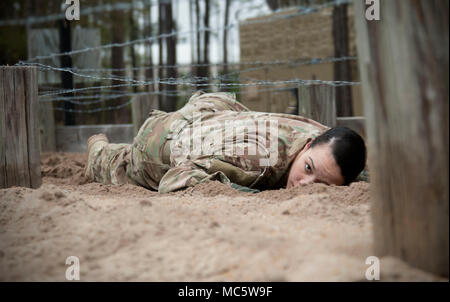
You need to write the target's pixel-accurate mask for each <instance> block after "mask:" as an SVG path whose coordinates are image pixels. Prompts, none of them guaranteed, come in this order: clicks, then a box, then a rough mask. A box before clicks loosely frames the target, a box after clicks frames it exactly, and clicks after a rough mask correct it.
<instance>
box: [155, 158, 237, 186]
mask: <svg viewBox="0 0 450 302" xmlns="http://www.w3.org/2000/svg"><path fill="white" fill-rule="evenodd" d="M196 162H197V163H196ZM199 164H200V162H199V161H186V162H183V163H181V164H179V165H177V166H175V167H173V168H171V169H169V171H167V173H166V174H164V176H163V177H162V178H161V181H160V182H159V187H158V192H159V193H167V192H173V191H177V190H181V189H185V188H187V187H192V186H195V185H196V184H199V183H203V182H205V181H209V180H217V181H220V182H221V183H225V184H226V183H230V180H229V179H228V177H226V176H225V174H224V173H223V172H221V171H217V172H215V173H212V174H208V173H207V172H206V171H205V170H204V169H203V167H201V164H200V165H199Z"/></svg>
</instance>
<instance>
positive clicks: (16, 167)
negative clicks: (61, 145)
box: [0, 66, 41, 188]
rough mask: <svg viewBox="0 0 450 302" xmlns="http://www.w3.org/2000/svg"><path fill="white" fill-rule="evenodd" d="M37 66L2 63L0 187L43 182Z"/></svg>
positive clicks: (26, 185) (0, 72) (0, 73)
mask: <svg viewBox="0 0 450 302" xmlns="http://www.w3.org/2000/svg"><path fill="white" fill-rule="evenodd" d="M37 92H38V86H37V69H36V67H4V66H2V67H0V137H1V141H2V143H1V144H0V188H9V187H12V186H23V187H30V188H38V187H39V186H40V185H41V167H40V152H39V119H38V111H39V110H38V95H37Z"/></svg>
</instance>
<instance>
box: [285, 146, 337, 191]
mask: <svg viewBox="0 0 450 302" xmlns="http://www.w3.org/2000/svg"><path fill="white" fill-rule="evenodd" d="M311 143H312V141H310V142H309V143H307V144H306V145H305V147H304V148H303V149H302V151H300V152H299V154H298V155H297V157H296V158H295V160H294V162H293V163H292V166H291V170H290V171H289V176H288V181H287V185H286V188H288V189H289V188H293V187H297V186H300V185H306V184H310V183H315V182H320V183H325V184H328V185H342V184H343V183H344V178H343V177H342V174H341V169H340V168H339V166H338V165H337V163H336V161H335V160H334V157H333V154H332V149H331V144H332V142H331V143H326V144H321V145H318V146H315V147H314V148H311Z"/></svg>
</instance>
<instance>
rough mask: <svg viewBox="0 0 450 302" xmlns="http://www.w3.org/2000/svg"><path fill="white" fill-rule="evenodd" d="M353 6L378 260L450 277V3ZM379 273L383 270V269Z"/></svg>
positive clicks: (428, 1) (419, 0) (437, 0)
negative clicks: (371, 17) (373, 9)
mask: <svg viewBox="0 0 450 302" xmlns="http://www.w3.org/2000/svg"><path fill="white" fill-rule="evenodd" d="M365 10H366V6H365V4H364V2H363V1H355V24H356V29H357V45H358V56H359V67H360V72H361V80H362V85H363V86H362V88H363V94H364V108H365V112H366V119H367V120H366V123H367V125H366V126H367V140H368V150H369V160H368V162H369V169H370V174H371V175H370V178H371V182H372V187H371V191H372V215H373V222H374V223H373V226H374V235H375V238H374V239H375V253H376V254H375V256H383V255H387V254H388V255H394V256H397V257H399V258H401V259H403V260H405V261H406V262H408V263H409V264H411V265H412V266H415V267H418V268H421V269H424V270H426V271H429V272H432V273H436V274H440V275H443V276H447V277H448V273H449V212H448V210H449V207H448V206H449V186H448V183H449V119H448V112H449V91H448V81H449V59H448V51H449V22H448V11H449V2H448V1H440V0H426V1H425V0H417V1H385V2H383V3H382V5H380V17H381V20H380V21H367V20H366V18H365ZM381 272H382V268H381Z"/></svg>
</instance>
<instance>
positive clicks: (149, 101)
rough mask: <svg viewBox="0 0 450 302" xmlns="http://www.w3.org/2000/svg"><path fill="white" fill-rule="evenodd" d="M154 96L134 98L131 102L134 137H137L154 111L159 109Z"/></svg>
mask: <svg viewBox="0 0 450 302" xmlns="http://www.w3.org/2000/svg"><path fill="white" fill-rule="evenodd" d="M153 96H154V95H149V94H144V95H136V96H134V97H133V98H134V99H133V100H132V102H131V113H132V117H133V126H134V135H136V134H137V133H138V131H139V129H140V128H141V126H142V124H144V122H145V120H146V119H147V118H148V114H149V113H150V111H151V110H152V109H159V108H158V99H157V98H156V97H153Z"/></svg>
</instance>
